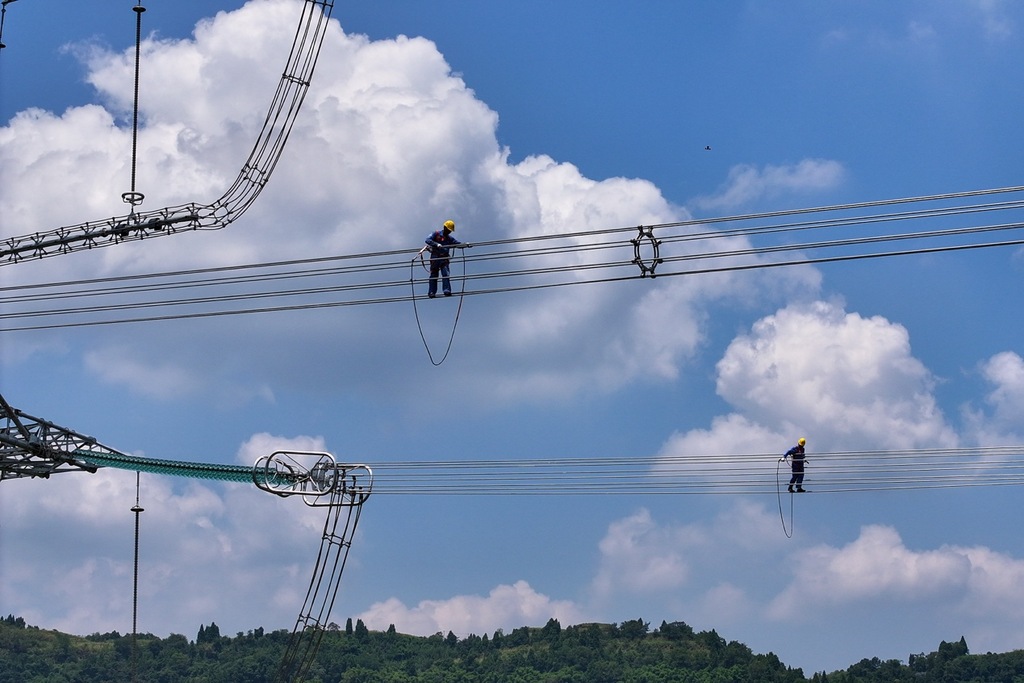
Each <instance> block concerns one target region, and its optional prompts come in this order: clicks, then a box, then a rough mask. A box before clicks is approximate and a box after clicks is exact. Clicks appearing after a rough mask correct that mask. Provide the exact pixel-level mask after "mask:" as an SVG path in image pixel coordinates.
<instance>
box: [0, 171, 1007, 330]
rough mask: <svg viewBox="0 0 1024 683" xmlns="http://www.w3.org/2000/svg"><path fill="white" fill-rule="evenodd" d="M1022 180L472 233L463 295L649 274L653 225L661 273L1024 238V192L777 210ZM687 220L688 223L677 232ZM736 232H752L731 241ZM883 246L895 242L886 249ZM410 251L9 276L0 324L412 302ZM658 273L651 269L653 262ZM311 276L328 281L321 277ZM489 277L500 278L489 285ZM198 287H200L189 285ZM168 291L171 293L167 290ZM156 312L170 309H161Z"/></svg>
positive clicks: (46, 325) (29, 326) (70, 323)
mask: <svg viewBox="0 0 1024 683" xmlns="http://www.w3.org/2000/svg"><path fill="white" fill-rule="evenodd" d="M1021 191H1024V187H1012V188H998V189H993V190H981V191H976V192H965V193H951V194H946V195H930V196H928V197H917V198H905V199H897V200H886V201H879V202H864V203H859V204H846V205H838V206H833V207H817V208H810V209H797V210H792V211H785V212H783V211H780V212H771V213H762V214H746V215H740V216H726V217H719V218H711V219H700V220H692V221H681V222H676V223H663V224H659V225H655V226H634V227H617V228H608V229H600V230H593V231H584V232H571V233H562V234H546V235H529V236H523V237H518V238H510V239H502V240H493V241H483V242H474V253H473V254H472V255H464V257H463V258H464V259H465V260H466V262H467V263H469V264H471V265H472V266H473V273H474V274H473V276H472V280H473V281H474V283H475V285H474V287H473V289H472V291H471V292H466V296H481V295H487V294H496V293H504V292H513V291H529V290H536V289H547V288H552V287H563V286H572V285H581V284H598V283H608V282H618V281H622V280H630V279H637V278H638V276H640V275H641V274H642V273H641V272H638V270H637V258H636V257H634V254H639V253H640V251H641V250H642V249H643V248H644V247H645V246H648V245H645V242H644V239H642V238H640V237H637V238H632V239H628V238H625V237H623V238H614V236H615V235H622V234H624V233H633V234H634V235H636V234H637V232H638V230H639V229H641V228H643V229H645V230H648V231H649V234H651V235H656V237H652V238H651V239H656V240H657V242H658V245H660V258H659V268H660V270H659V271H658V272H657V273H656V274H657V276H659V277H663V276H679V275H699V274H708V273H722V272H740V271H747V270H756V269H763V268H775V267H782V266H793V265H813V264H823V263H835V262H842V261H853V260H861V259H873V258H883V257H892V256H907V255H915V254H918V255H919V254H933V253H942V252H948V251H961V250H968V249H982V248H993V247H1006V246H1015V245H1021V244H1024V230H1022V229H1024V199H1013V200H1001V201H995V202H991V203H972V204H966V205H957V206H926V207H923V208H918V209H914V210H901V211H896V212H891V213H878V212H876V213H871V214H867V215H841V216H820V217H817V218H813V219H812V220H799V221H792V220H776V219H784V218H792V217H797V216H807V215H809V214H815V213H825V212H836V211H839V212H842V211H850V210H854V209H857V210H859V209H865V208H875V207H884V206H890V205H897V204H899V205H902V204H907V203H911V202H936V201H941V200H951V199H963V198H967V197H980V196H985V195H996V194H1002V193H1014V192H1021ZM993 212H1003V213H1011V214H1012V215H1011V216H1007V217H1008V218H1010V219H1011V220H1005V221H999V222H977V223H974V224H966V225H965V224H962V222H960V223H959V224H954V225H940V226H937V227H933V228H929V229H924V230H907V231H900V232H896V231H889V232H886V231H881V230H879V231H875V232H873V233H872V232H867V233H866V232H865V230H866V229H867V228H868V227H869V226H876V227H878V228H881V227H883V226H887V225H890V224H894V223H899V224H903V223H907V222H920V221H922V220H928V221H933V222H934V221H951V220H954V219H956V218H957V217H960V218H963V217H966V216H969V215H983V214H992V213H993ZM766 219H772V220H771V222H768V223H763V222H760V221H764V220H766ZM742 222H753V224H751V225H730V226H729V227H725V228H723V229H721V230H708V229H704V228H703V227H702V226H709V225H727V224H730V223H742ZM678 228H686V229H687V230H685V231H683V232H679V231H678ZM848 228H857V230H858V233H859V234H854V235H850V234H848V233H847V234H839V235H825V236H823V238H822V239H817V240H807V241H801V242H785V241H776V242H775V243H771V244H763V243H762V244H757V243H754V242H753V241H749V240H756V241H761V240H763V239H765V238H767V236H769V235H771V236H774V237H775V238H776V239H777V240H778V239H781V238H784V237H785V236H786V235H789V234H795V233H798V232H806V231H829V230H832V231H835V230H842V229H848ZM654 231H659V232H656V233H655V232H654ZM641 234H643V233H641ZM983 235H1003V236H1005V237H1001V238H998V239H993V238H988V239H987V240H986V241H979V240H975V239H974V238H976V237H980V236H983ZM735 240H748V242H746V243H743V244H732V243H731V242H734V241H735ZM885 245H896V247H895V248H893V249H887V250H882V249H880V247H882V246H885ZM634 247H635V249H634ZM673 247H676V249H673ZM412 253H413V251H412V250H391V251H373V252H366V253H361V254H348V255H336V256H327V257H317V258H311V259H293V260H282V261H274V262H267V263H253V264H244V265H232V266H223V267H214V268H205V269H192V270H177V271H168V272H163V273H146V274H137V275H130V276H123V277H106V278H92V279H79V280H68V281H63V282H44V283H32V284H23V285H15V286H8V287H2V288H0V305H3V306H4V310H3V312H0V330H3V331H19V330H38V329H52V328H63V327H81V326H92V325H108V324H119V323H128V322H150V321H159V320H178V319H188V318H203V317H215V316H224V315H239V314H252V313H268V312H275V311H289V310H291V311H294V310H308V309H315V308H331V307H337V306H353V305H370V304H382V303H395V302H401V301H409V300H411V299H413V300H414V297H415V296H416V294H415V292H416V285H417V282H415V281H414V282H413V288H412V290H411V291H410V289H409V279H408V278H407V277H406V276H405V275H404V273H403V271H404V269H405V268H408V267H409V259H410V255H411V254H412ZM603 255H606V256H603ZM503 264H507V265H503ZM651 274H652V276H653V275H654V273H653V272H652V273H651ZM313 280H320V281H321V282H320V283H318V284H314V283H313ZM422 281H423V280H420V281H419V282H422ZM289 282H295V283H297V286H286V285H285V283H289ZM488 282H492V283H493V284H492V285H490V286H488V285H487V284H486V283H488ZM189 291H192V292H195V294H193V295H188V296H183V294H184V293H186V292H189ZM160 293H166V294H169V295H170V296H166V297H161V296H159V295H160ZM256 301H267V302H273V303H272V305H265V306H253V305H251V303H252V302H256ZM51 302H53V303H51ZM76 302H81V303H76ZM247 302H249V303H248V304H247ZM153 311H165V312H163V313H159V314H157V313H154V312H153ZM132 313H134V314H135V315H131V314H132ZM126 314H127V315H126ZM44 321H45V322H44ZM18 323H22V324H18Z"/></svg>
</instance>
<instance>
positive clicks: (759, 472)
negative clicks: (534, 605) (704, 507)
mask: <svg viewBox="0 0 1024 683" xmlns="http://www.w3.org/2000/svg"><path fill="white" fill-rule="evenodd" d="M76 456H77V457H80V458H82V459H84V460H87V461H89V462H90V463H92V464H94V465H99V466H102V467H114V468H119V469H127V470H133V471H141V472H151V473H155V474H164V475H176V476H184V477H191V478H199V479H210V480H220V481H233V482H240V483H251V481H252V469H251V468H249V467H245V466H242V465H217V464H204V463H193V462H182V461H173V460H158V459H153V458H137V457H131V456H123V455H111V454H109V453H95V452H89V451H86V450H79V451H76ZM778 459H779V456H778V455H777V454H773V453H756V454H742V455H740V454H734V455H729V454H726V455H720V454H705V455H699V454H696V455H679V456H670V455H660V456H645V457H630V456H623V457H601V458H535V459H515V460H502V459H495V460H445V461H409V460H406V461H391V462H388V461H382V462H368V463H367V465H369V466H370V467H371V468H372V469H373V472H374V495H375V496H376V495H417V496H424V495H427V496H430V495H445V496H453V495H488V496H495V495H498V496H515V495H531V496H542V495H557V496H566V495H602V496H607V495H772V496H776V495H778V496H781V491H780V483H779V482H780V471H779V467H780V466H779V463H778ZM773 466H774V468H775V470H774V471H773ZM806 475H807V479H806V480H805V483H807V484H808V485H809V486H812V487H813V488H812V490H813V494H823V493H865V492H884V491H913V490H930V489H964V488H975V487H992V486H1021V485H1024V446H999V447H984V448H948V449H907V450H891V451H846V452H834V453H812V454H809V456H808V461H807V469H806ZM811 482H813V484H811ZM780 506H781V500H780ZM780 514H782V511H781V508H780ZM783 519H785V518H783ZM790 519H792V517H790ZM784 523H785V522H784Z"/></svg>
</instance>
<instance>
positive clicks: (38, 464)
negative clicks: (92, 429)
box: [0, 396, 120, 481]
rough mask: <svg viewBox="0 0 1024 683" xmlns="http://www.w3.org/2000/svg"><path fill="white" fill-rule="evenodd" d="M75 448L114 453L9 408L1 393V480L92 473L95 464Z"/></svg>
mask: <svg viewBox="0 0 1024 683" xmlns="http://www.w3.org/2000/svg"><path fill="white" fill-rule="evenodd" d="M78 451H95V452H101V453H110V454H117V451H114V450H113V449H110V448H107V447H105V446H103V445H101V444H99V443H97V442H96V439H94V438H92V437H91V436H85V435H84V434H79V433H77V432H73V431H71V430H70V429H66V428H64V427H60V426H58V425H55V424H54V423H52V422H50V421H48V420H43V419H41V418H38V417H33V416H31V415H28V414H26V413H24V412H22V411H20V410H18V409H16V408H12V407H11V405H10V404H9V403H7V400H6V399H4V397H3V396H0V481H2V480H4V479H19V478H23V477H43V478H46V477H49V476H50V475H51V474H58V473H61V472H95V471H96V470H97V466H96V465H94V464H92V463H89V462H87V461H86V460H83V459H82V458H81V457H80V456H79V455H78V454H77V452H78ZM119 455H120V454H119Z"/></svg>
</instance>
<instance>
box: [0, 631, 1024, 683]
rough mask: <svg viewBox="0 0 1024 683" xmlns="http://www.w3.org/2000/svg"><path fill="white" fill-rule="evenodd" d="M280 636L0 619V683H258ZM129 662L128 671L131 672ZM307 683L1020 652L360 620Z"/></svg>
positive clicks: (1014, 681)
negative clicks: (789, 657) (846, 651)
mask: <svg viewBox="0 0 1024 683" xmlns="http://www.w3.org/2000/svg"><path fill="white" fill-rule="evenodd" d="M288 636H289V633H288V632H287V631H283V630H282V631H274V632H269V633H265V632H264V630H263V629H262V628H259V629H255V630H253V631H249V632H248V633H238V634H236V635H235V636H234V637H229V636H224V635H221V633H220V629H219V628H218V627H217V625H216V624H210V625H209V626H205V625H204V626H200V628H199V631H198V633H197V635H196V637H195V639H194V640H189V639H188V638H186V637H185V636H183V635H171V636H170V637H168V638H157V637H155V636H152V635H139V636H138V637H137V647H136V648H135V656H134V658H133V651H132V650H133V649H132V637H131V635H130V634H128V635H121V634H119V633H117V632H112V633H106V634H93V635H91V636H86V637H84V638H83V637H78V636H70V635H67V634H64V633H59V632H56V631H45V630H41V629H38V628H35V627H33V626H29V625H27V624H26V623H25V621H24V620H23V619H21V618H19V617H13V616H9V617H7V618H6V619H3V620H0V683H44V682H45V683H64V682H68V683H70V682H74V683H106V682H113V681H118V682H120V681H130V680H132V668H133V666H134V668H135V671H136V680H138V681H139V682H140V683H179V682H181V683H185V682H189V683H192V682H194V683H199V682H200V681H201V682H202V683H269V682H270V681H271V680H273V678H274V673H275V671H276V667H277V664H278V661H279V660H280V659H281V655H282V653H283V651H284V648H285V644H286V643H287V641H288ZM133 659H134V664H133ZM307 680H308V681H310V682H311V683H338V682H352V683H355V682H364V683H377V682H380V683H385V682H386V683H412V682H420V681H423V682H428V681H429V682H430V683H449V682H451V683H455V682H465V681H481V682H489V683H490V682H493V683H498V682H501V683H506V682H512V683H527V682H545V683H547V682H552V683H553V682H556V681H557V682H563V681H574V682H575V681H579V682H580V683H584V682H585V683H602V682H605V681H607V682H612V681H628V682H636V683H640V682H643V683H661V682H665V683H711V682H714V683H724V682H727V681H743V682H744V683H758V682H760V681H778V682H790V681H793V682H796V681H806V680H811V681H814V682H815V683H826V681H827V682H829V683H854V682H861V681H879V682H881V681H915V682H918V683H932V682H933V681H934V682H939V681H942V682H946V681H999V682H1001V683H1024V651H1017V652H1012V653H1007V654H998V655H993V654H989V655H970V654H969V653H968V649H967V643H966V642H965V641H964V640H963V639H961V640H960V642H958V643H945V642H943V643H941V644H940V646H939V649H938V650H937V651H936V652H933V653H931V654H922V655H916V656H912V657H910V661H909V662H908V663H906V664H904V663H902V662H900V661H898V660H891V661H880V660H878V659H871V660H867V659H865V660H862V661H861V662H859V663H857V664H855V665H853V666H851V667H850V668H848V669H847V670H845V671H836V672H829V673H825V672H822V673H815V674H813V676H811V678H810V679H807V678H806V677H805V676H804V673H803V672H802V671H801V670H800V669H794V668H790V667H787V666H786V665H784V664H783V663H782V662H780V661H779V659H778V657H776V656H775V655H773V654H766V655H765V654H754V653H752V652H751V651H750V648H748V647H747V646H745V645H743V644H742V643H738V642H736V641H731V642H727V641H726V640H725V639H723V638H722V637H721V636H719V635H718V634H717V633H716V632H715V631H702V632H699V633H695V632H694V631H693V629H692V628H690V627H689V626H687V625H686V624H684V623H682V622H674V623H671V624H668V623H665V622H662V624H661V626H660V627H658V628H656V629H653V630H652V629H651V628H650V626H649V624H648V623H646V622H644V621H642V620H640V619H637V620H635V621H626V622H623V623H621V624H582V625H578V626H570V627H568V628H564V629H563V628H562V627H561V625H560V624H559V623H558V622H557V621H556V620H554V619H552V620H550V621H549V622H548V623H547V625H546V626H544V627H543V628H526V627H524V628H518V629H515V630H514V631H512V632H511V633H508V634H505V633H503V632H502V631H496V632H495V633H494V634H492V635H490V636H488V635H483V636H476V635H471V636H468V637H466V638H463V639H459V638H457V637H456V636H455V635H454V634H452V633H448V635H447V636H446V637H445V636H443V635H442V634H440V633H438V634H436V635H433V636H430V637H428V638H423V637H419V636H407V635H402V634H400V633H397V632H396V631H395V629H394V627H393V626H392V627H391V628H390V629H388V631H387V632H377V631H370V630H368V629H367V628H366V627H365V625H363V623H362V622H361V621H357V622H356V623H355V625H354V626H353V624H352V622H351V620H349V621H348V622H347V623H346V625H345V627H344V628H332V629H331V630H330V631H329V632H328V633H327V634H326V635H325V637H324V640H323V645H322V646H321V648H320V653H319V656H318V658H317V662H316V665H315V666H314V667H313V670H312V672H311V674H310V677H309V678H308V679H307Z"/></svg>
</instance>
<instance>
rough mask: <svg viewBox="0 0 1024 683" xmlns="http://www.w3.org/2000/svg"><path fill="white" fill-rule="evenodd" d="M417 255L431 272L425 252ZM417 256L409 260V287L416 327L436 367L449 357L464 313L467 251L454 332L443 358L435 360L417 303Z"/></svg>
mask: <svg viewBox="0 0 1024 683" xmlns="http://www.w3.org/2000/svg"><path fill="white" fill-rule="evenodd" d="M454 246H459V247H461V246H463V245H454ZM467 246H468V245H467ZM449 248H451V247H449ZM416 256H419V257H420V264H421V265H422V266H423V268H424V269H425V270H426V271H427V272H428V273H429V272H430V269H429V268H427V264H426V262H425V260H424V259H423V252H422V251H421V252H420V253H418V254H417V255H416ZM416 256H413V257H412V261H410V262H409V288H410V289H411V290H412V296H411V298H412V310H413V313H414V314H415V315H416V328H417V329H418V330H419V331H420V339H421V340H423V348H425V349H426V350H427V357H428V358H430V362H431V363H432V364H433V365H434V367H437V366H438V365H440V364H441V363H443V362H444V360H445V358H447V357H448V352H449V351H451V350H452V341H454V339H455V330H456V329H457V328H458V326H459V316H460V315H462V300H463V295H464V294H465V293H466V252H462V277H461V278H460V279H461V280H462V289H461V291H460V292H459V294H458V296H459V307H458V309H456V311H455V322H454V323H452V333H451V336H449V337H448V346H447V347H446V348H445V350H444V355H443V356H441V360H434V354H433V353H431V351H430V344H428V343H427V337H426V335H425V334H424V333H423V324H422V323H421V322H420V312H419V307H418V306H417V305H416V299H417V296H416V278H415V271H416ZM437 275H438V277H440V276H441V273H440V272H438V274H437Z"/></svg>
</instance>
